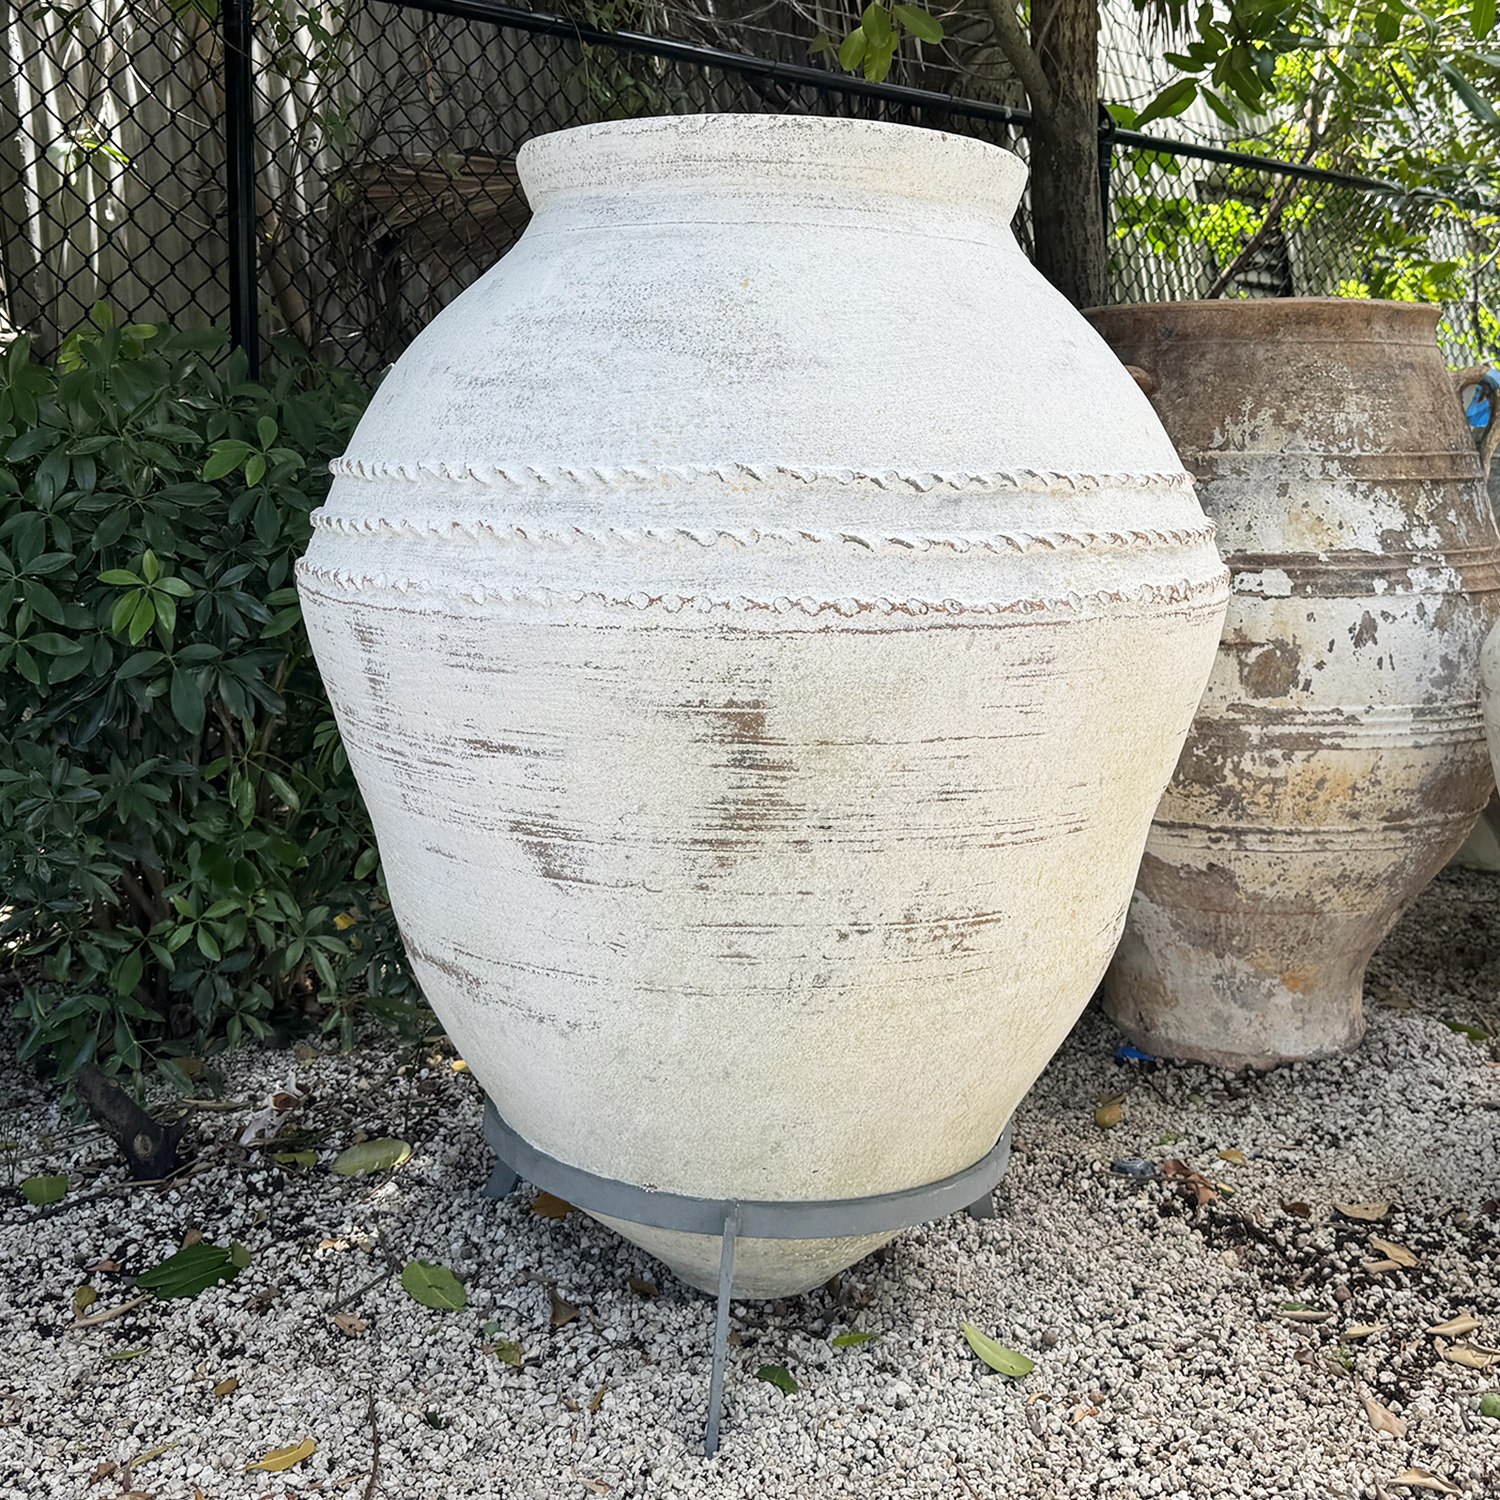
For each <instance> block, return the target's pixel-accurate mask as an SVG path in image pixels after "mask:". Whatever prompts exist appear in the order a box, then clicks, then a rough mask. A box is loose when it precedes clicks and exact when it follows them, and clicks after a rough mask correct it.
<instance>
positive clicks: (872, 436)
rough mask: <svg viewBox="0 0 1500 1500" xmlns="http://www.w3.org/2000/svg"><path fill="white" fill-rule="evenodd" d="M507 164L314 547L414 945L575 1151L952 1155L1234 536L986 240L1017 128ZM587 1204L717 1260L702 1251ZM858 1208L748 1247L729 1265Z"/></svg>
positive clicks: (600, 134)
mask: <svg viewBox="0 0 1500 1500" xmlns="http://www.w3.org/2000/svg"><path fill="white" fill-rule="evenodd" d="M519 168H520V171H521V174H522V179H523V182H524V183H525V185H526V187H527V191H528V195H530V196H531V197H532V200H533V206H534V207H535V209H536V214H535V217H534V219H533V220H532V223H531V225H530V226H529V227H528V229H527V231H526V234H525V236H524V237H523V239H522V241H521V242H520V244H519V245H518V246H517V247H516V249H515V250H513V251H512V252H511V253H510V254H509V255H508V256H507V257H505V259H504V260H503V261H502V262H501V263H500V264H499V265H498V266H496V267H495V268H494V270H492V271H491V272H490V273H489V274H488V275H487V276H486V277H485V278H484V279H483V280H481V281H480V282H479V283H477V284H476V286H475V287H474V288H473V289H471V290H470V291H469V292H468V293H466V294H465V296H464V297H462V298H460V299H459V300H458V301H457V302H455V303H454V304H453V306H452V307H451V308H449V309H448V310H447V311H446V312H445V313H443V314H442V315H441V316H440V317H439V318H438V319H437V320H436V321H435V322H434V323H433V325H432V326H431V327H430V328H429V329H428V330H427V331H426V332H425V333H424V334H423V335H422V337H421V338H420V339H419V340H418V341H417V342H416V344H414V345H413V347H412V349H411V350H410V351H409V352H408V353H407V355H405V356H403V358H402V360H401V361H400V362H399V363H398V364H397V366H396V368H395V369H394V370H393V371H392V373H391V375H390V376H389V377H388V378H387V381H386V382H385V384H384V385H383V386H382V387H381V389H380V391H379V392H378V393H377V396H376V398H375V402H374V403H373V404H372V406H371V408H370V411H369V413H368V415H367V416H366V418H365V419H364V421H363V422H362V423H361V425H360V428H359V430H358V432H357V433H356V435H355V438H354V439H353V442H352V444H351V448H350V451H349V454H348V455H347V456H346V458H345V459H344V460H342V461H340V463H339V464H337V465H335V470H336V474H337V476H338V477H337V481H336V483H335V485H334V488H333V490H332V492H331V494H330V497H329V501H328V504H327V505H326V506H325V507H324V509H323V511H322V512H320V513H319V515H318V516H317V517H316V518H315V526H316V530H315V534H314V540H313V543H312V546H311V548H310V549H309V552H308V555H307V557H306V559H304V562H303V564H302V568H301V571H300V574H299V577H300V581H301V587H302V591H303V598H304V608H305V614H306V617H307V620H308V628H309V632H310V634H311V636H312V639H313V642H314V646H315V649H316V651H317V656H318V661H319V665H320V667H321V668H322V670H323V673H324V677H325V680H326V682H327V684H328V688H329V693H330V697H331V699H332V701H333V704H334V708H335V712H336V714H337V716H338V720H339V724H340V728H341V730H342V733H343V736H344V742H345V744H346V746H347V748H348V752H349V756H350V760H351V763H352V764H353V766H354V769H355V772H356V775H357V776H358V778H359V782H360V785H361V788H362V789H363V791H364V794H365V797H366V800H367V802H368V804H369V807H370V811H371V816H372V818H373V820H374V823H375V827H376V832H377V835H378V837H379V841H380V846H381V850H382V854H383V857H384V869H385V873H386V876H387V880H388V882H389V887H390V892H391V899H392V903H393V905H394V908H395V911H396V914H397V917H398V919H399V922H400V925H401V929H402V933H403V936H404V938H405V941H406V944H407V947H408V951H409V952H410V955H411V958H412V962H413V966H414V968H415V970H416V972H417V974H418V977H419V978H420V980H421V982H422V984H423V987H424V989H425V991H426V993H427V995H428V998H429V999H430V1001H431V1003H432V1005H433V1007H434V1009H435V1010H436V1011H437V1013H438V1015H439V1016H440V1017H441V1018H442V1020H443V1022H444V1024H445V1026H446V1027H447V1028H448V1031H449V1034H450V1035H451V1036H452V1037H453V1039H454V1041H455V1042H456V1043H457V1044H458V1045H459V1047H460V1048H461V1049H462V1051H463V1054H464V1056H465V1058H466V1059H467V1061H468V1062H469V1064H470V1066H471V1067H472V1068H473V1070H474V1072H475V1073H476V1075H477V1076H478V1077H479V1079H480V1081H481V1082H482V1083H483V1085H484V1086H485V1088H486V1090H487V1091H489V1093H490V1094H491V1096H492V1098H493V1099H494V1101H495V1103H496V1105H497V1107H498V1108H499V1110H500V1112H501V1114H502V1115H503V1116H504V1117H505V1119H506V1120H507V1122H508V1123H509V1124H510V1126H511V1127H512V1128H513V1129H514V1130H515V1131H517V1132H518V1133H519V1134H520V1135H522V1136H523V1137H524V1138H525V1139H526V1140H527V1141H529V1142H530V1143H531V1144H532V1145H534V1146H536V1147H537V1148H538V1149H540V1150H542V1151H545V1152H547V1153H548V1154H550V1155H552V1156H554V1157H557V1158H559V1159H561V1160H564V1161H567V1162H569V1163H571V1164H573V1165H576V1166H580V1167H584V1168H586V1169H587V1170H589V1171H592V1172H595V1173H597V1174H599V1175H601V1176H607V1177H613V1178H617V1179H620V1180H623V1181H626V1182H630V1183H634V1184H637V1185H642V1186H647V1187H655V1188H660V1189H665V1190H669V1191H672V1192H677V1193H684V1194H689V1195H692V1196H696V1197H706V1198H737V1199H757V1200H777V1201H788V1200H790V1201H804V1200H808V1201H819V1200H826V1199H836V1198H848V1197H860V1196H865V1195H871V1194H877V1193H885V1192H891V1191H895V1190H897V1189H900V1188H903V1187H912V1186H918V1185H921V1184H923V1183H926V1182H930V1181H934V1180H937V1179H939V1178H942V1177H945V1176H947V1175H949V1174H951V1173H953V1172H955V1171H958V1170H961V1169H962V1168H964V1167H966V1166H968V1165H969V1164H971V1163H972V1162H974V1161H976V1160H978V1159H979V1158H980V1157H982V1156H983V1155H984V1154H985V1153H986V1152H987V1151H988V1150H989V1149H990V1148H991V1147H992V1146H993V1145H994V1143H995V1141H996V1139H997V1137H998V1135H999V1133H1000V1131H1001V1129H1002V1128H1003V1126H1004V1125H1005V1123H1006V1120H1007V1119H1008V1118H1009V1116H1010V1113H1011V1111H1012V1110H1013V1109H1014V1107H1015V1104H1016V1103H1017V1102H1018V1100H1019V1099H1020V1097H1021V1096H1022V1094H1023V1093H1024V1092H1025V1090H1026V1089H1027V1088H1028V1087H1029V1086H1030V1084H1031V1082H1032V1081H1033V1080H1034V1078H1035V1077H1036V1075H1037V1073H1038V1072H1039V1071H1040V1070H1041V1068H1042V1066H1043V1065H1044V1064H1045V1062H1046V1061H1047V1059H1048V1057H1049V1056H1050V1055H1051V1053H1052V1052H1053V1051H1054V1050H1055V1048H1056V1047H1057V1045H1058V1044H1059V1043H1060V1042H1061V1040H1062V1039H1063V1037H1064V1036H1065V1035H1066V1034H1067V1031H1068V1029H1069V1027H1070V1026H1071V1025H1072V1023H1073V1021H1074V1020H1075V1019H1076V1017H1077V1015H1078V1013H1079V1011H1080V1010H1081V1009H1082V1007H1083V1005H1084V1004H1085V1003H1086V1002H1087V999H1088V996H1089V994H1090V992H1091V990H1092V989H1093V987H1094V985H1095V984H1096V983H1097V981H1098V978H1099V976H1100V975H1101V974H1102V973H1103V970H1104V967H1105V965H1106V963H1107V962H1108V958H1109V953H1110V951H1111V950H1112V948H1113V946H1114V943H1115V941H1116V939H1117V936H1118V932H1119V928H1120V924H1121V922H1122V921H1123V918H1124V913H1125V906H1126V901H1127V899H1128V895H1129V890H1130V885H1131V879H1132V877H1133V873H1134V868H1135V864H1136V861H1137V859H1138V857H1139V851H1140V848H1141V845H1142V843H1143V842H1144V839H1145V834H1146V829H1147V826H1148V824H1149V821H1150V816H1151V811H1152V808H1153V807H1154V806H1155V803H1156V800H1157V798H1158V797H1159V795H1160V792H1161V789H1162V787H1163V785H1164V784H1165V782H1166V779H1167V776H1168V775H1169V774H1170V771H1171V767H1172V765H1173V763H1174V761H1175V759H1176V755H1177V751H1178V749H1179V748H1180V745H1181V742H1182V739H1183V736H1184V735H1185V734H1186V731H1187V727H1188V724H1189V723H1190V721H1191V718H1192V713H1193V708H1194V705H1195V704H1196V702H1197V698H1198V695H1199V692H1200V691H1201V688H1202V683H1203V680H1204V677H1205V676H1206V673H1207V671H1208V667H1209V665H1210V662H1211V659H1212V655H1213V649H1214V643H1215V642H1216V640H1217V638H1218V631H1219V622H1220V620H1221V618H1222V612H1223V609H1224V604H1225V598H1226V591H1227V583H1226V578H1225V575H1224V574H1223V570H1222V566H1221V564H1220V561H1219V558H1218V555H1217V552H1216V551H1215V548H1214V545H1213V540H1212V528H1211V527H1210V526H1209V525H1208V524H1207V523H1206V521H1205V520H1204V518H1203V516H1202V512H1201V510H1200V509H1199V507H1198V505H1197V502H1196V500H1195V498H1194V494H1193V488H1192V483H1191V480H1190V478H1189V477H1188V476H1187V475H1186V474H1185V473H1184V472H1183V471H1182V469H1181V467H1180V465H1178V463H1177V461H1176V458H1175V455H1173V453H1172V451H1171V447H1170V444H1169V443H1168V442H1167V440H1166V438H1165V436H1164V435H1163V434H1162V433H1161V430H1160V426H1159V424H1158V423H1157V422H1156V421H1155V419H1154V418H1153V417H1152V415H1151V413H1150V410H1149V407H1148V406H1147V404H1146V403H1145V401H1144V399H1143V398H1141V397H1140V396H1139V394H1138V393H1137V392H1136V391H1135V389H1134V387H1133V385H1132V384H1131V383H1130V381H1129V379H1128V377H1126V376H1125V375H1124V372H1123V371H1120V370H1119V369H1118V366H1116V365H1115V364H1114V362H1113V361H1112V359H1111V358H1110V356H1109V354H1108V351H1107V350H1106V349H1105V348H1104V346H1103V345H1102V344H1101V343H1100V342H1099V341H1098V340H1097V338H1096V337H1095V336H1094V335H1093V333H1092V332H1091V331H1090V330H1089V328H1088V327H1087V325H1086V324H1085V323H1084V321H1083V320H1082V319H1081V318H1080V317H1079V316H1078V315H1077V314H1076V313H1075V312H1073V310H1072V309H1071V308H1068V307H1067V306H1066V304H1065V303H1062V301H1061V299H1060V298H1058V297H1057V296H1056V294H1055V293H1052V292H1051V290H1050V289H1049V288H1047V287H1046V286H1045V284H1044V283H1042V282H1041V279H1040V278H1039V277H1038V276H1037V275H1036V273H1035V272H1034V271H1033V270H1032V269H1031V267H1030V266H1029V264H1027V262H1026V261H1025V260H1024V258H1023V257H1022V256H1021V255H1020V253H1019V251H1018V249H1017V248H1016V246H1015V244H1014V241H1013V239H1012V238H1011V235H1010V232H1009V227H1008V220H1009V215H1010V212H1011V210H1012V208H1013V206H1014V194H1016V193H1018V192H1019V190H1020V183H1021V177H1022V169H1021V168H1020V164H1019V163H1018V162H1015V160H1014V159H1013V158H1010V157H1008V155H1007V154H1006V153H1003V152H998V151H996V150H994V148H989V147H984V146H981V145H979V144H978V143H976V142H972V141H963V140H957V139H954V140H950V139H948V138H945V137H942V136H939V135H937V134H936V133H934V132H924V131H908V130H904V129H901V128H899V127H892V126H874V125H870V124H868V123H864V122H855V121H838V120H814V119H801V118H794V117H761V116H756V117H736V116H700V117H692V118H686V119H682V118H678V119H663V120H643V121H634V122H628V123H622V124H616V125H609V126H601V127H585V128H584V129H582V130H578V131H568V132H562V133H560V134H559V135H557V136H552V137H545V138H542V139H541V140H539V141H537V142H534V143H530V144H528V146H527V147H526V148H525V149H524V150H523V152H522V154H521V157H520V159H519ZM976 200H977V201H976ZM903 286H905V287H915V288H918V289H919V290H918V293H917V296H916V300H915V301H914V302H912V303H911V304H910V305H908V304H907V303H905V302H902V301H901V300H900V299H899V298H897V299H895V301H894V304H893V305H891V306H887V304H886V303H882V302H881V301H880V299H879V298H876V299H875V301H874V302H870V301H869V300H868V299H863V300H861V298H860V297H858V296H856V297H855V298H854V299H853V301H851V297H850V293H849V289H850V288H851V287H852V288H855V289H859V288H867V289H874V288H880V287H896V288H900V287H903ZM872 307H873V308H875V309H877V310H879V311H880V316H879V318H877V319H876V320H875V321H873V322H872V321H871V308H872ZM1089 403H1094V404H1096V406H1097V412H1096V420H1095V421H1094V423H1093V425H1092V426H1091V427H1090V428H1089V430H1088V432H1087V433H1086V434H1085V435H1084V436H1082V437H1079V436H1077V435H1074V436H1071V437H1070V436H1069V422H1068V415H1069V412H1070V410H1074V409H1076V408H1077V406H1078V405H1079V404H1089ZM1084 851H1087V855H1085V853H1084ZM607 1222H611V1223H613V1224H614V1225H615V1227H617V1228H619V1229H620V1230H621V1231H622V1232H623V1233H625V1234H627V1235H629V1236H630V1237H631V1238H633V1239H635V1240H636V1241H637V1242H639V1243H641V1244H643V1245H645V1246H646V1247H647V1248H648V1249H650V1250H652V1251H653V1252H655V1253H657V1254H660V1255H662V1257H663V1258H664V1259H666V1260H667V1261H668V1262H669V1264H671V1265H672V1266H673V1268H674V1269H675V1270H677V1271H678V1272H679V1274H681V1275H683V1276H684V1277H685V1278H686V1279H688V1280H689V1281H691V1282H693V1283H694V1284H696V1285H700V1286H704V1287H711V1286H712V1285H713V1284H714V1281H715V1277H716V1275H717V1263H718V1250H719V1247H718V1242H717V1240H709V1239H706V1238H705V1237H699V1236H691V1235H681V1234H675V1233H672V1232H669V1231H665V1230H656V1229H648V1228H645V1227H643V1226H640V1225H632V1224H628V1223H624V1222H621V1221H616V1220H610V1221H607ZM878 1243H879V1237H871V1238H867V1239H862V1240H854V1241H850V1240H836V1241H828V1240H825V1241H794V1242H770V1241H755V1240H751V1241H747V1242H742V1244H741V1246H740V1250H739V1253H738V1254H737V1257H736V1270H735V1288H736V1295H737V1296H756V1295H781V1294H784V1293H787V1292H791V1291H796V1290H802V1289H806V1288H807V1287H811V1286H815V1285H817V1284H819V1283H820V1282H821V1281H824V1280H826V1279H827V1278H828V1276H830V1275H832V1274H833V1273H834V1272H836V1271H837V1270H839V1269H841V1268H842V1267H844V1266H847V1265H848V1264H851V1263H852V1262H853V1261H854V1260H856V1259H858V1258H859V1257H860V1256H861V1255H863V1254H864V1253H866V1252H867V1251H868V1250H869V1249H871V1248H873V1247H874V1245H875V1244H878Z"/></svg>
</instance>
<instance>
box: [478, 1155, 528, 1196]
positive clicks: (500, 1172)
mask: <svg viewBox="0 0 1500 1500" xmlns="http://www.w3.org/2000/svg"><path fill="white" fill-rule="evenodd" d="M520 1180H521V1179H520V1177H519V1176H517V1174H516V1173H515V1172H513V1171H512V1170H511V1169H510V1168H509V1167H507V1166H506V1165H505V1163H504V1162H503V1161H502V1162H496V1163H495V1170H494V1171H493V1172H491V1173H490V1180H489V1181H488V1182H487V1183H485V1185H484V1196H485V1197H486V1198H508V1197H510V1195H511V1194H512V1193H513V1192H514V1191H515V1188H516V1184H517V1183H518V1182H519V1181H520Z"/></svg>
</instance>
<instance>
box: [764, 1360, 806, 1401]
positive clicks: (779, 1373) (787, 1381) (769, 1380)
mask: <svg viewBox="0 0 1500 1500" xmlns="http://www.w3.org/2000/svg"><path fill="white" fill-rule="evenodd" d="M755 1378H756V1379H757V1380H764V1381H765V1383H766V1384H767V1385H774V1386H775V1387H776V1389H777V1390H778V1391H781V1392H782V1393H783V1394H785V1395H788V1396H795V1395H796V1394H797V1391H798V1390H799V1389H800V1387H799V1386H798V1385H797V1382H796V1380H795V1378H794V1377H793V1375H792V1372H791V1371H790V1370H788V1369H787V1367H786V1366H785V1365H762V1366H761V1367H760V1369H758V1370H757V1371H756V1372H755Z"/></svg>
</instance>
